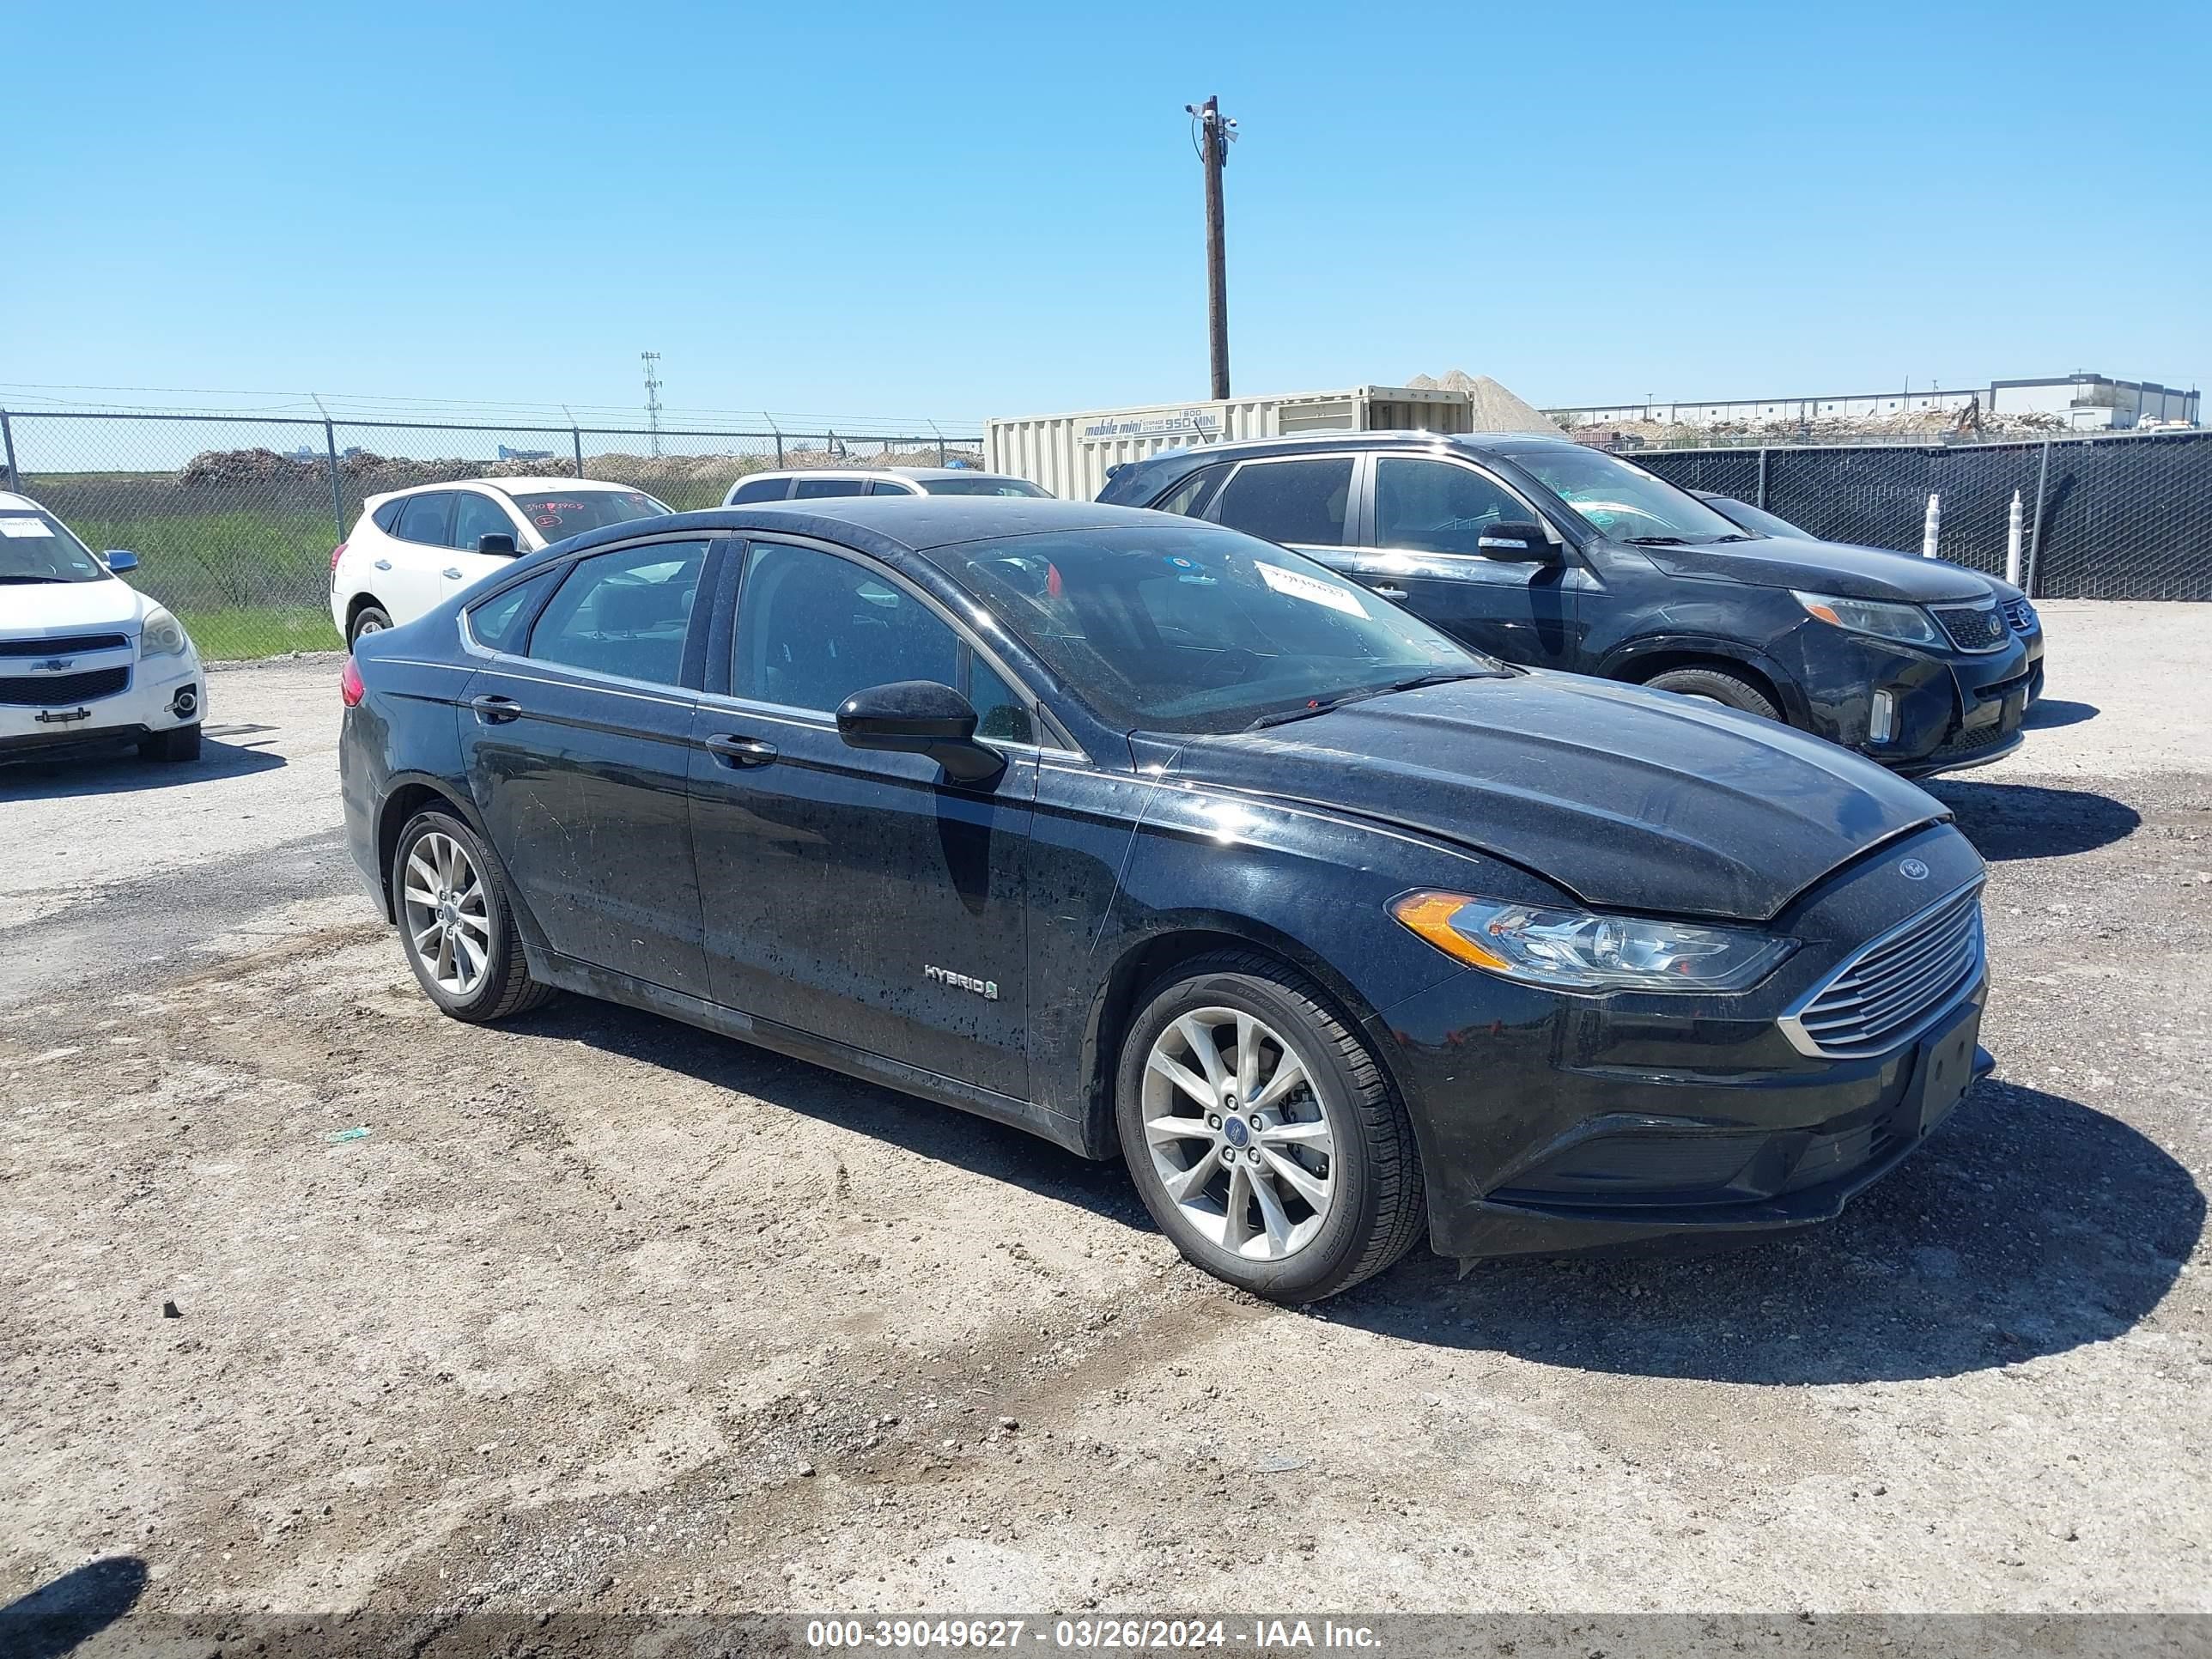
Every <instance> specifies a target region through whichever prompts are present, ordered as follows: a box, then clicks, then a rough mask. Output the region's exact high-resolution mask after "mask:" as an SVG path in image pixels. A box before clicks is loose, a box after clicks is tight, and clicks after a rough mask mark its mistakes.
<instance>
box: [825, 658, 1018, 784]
mask: <svg viewBox="0 0 2212 1659" xmlns="http://www.w3.org/2000/svg"><path fill="white" fill-rule="evenodd" d="M837 735H838V736H839V737H841V738H844V740H845V742H846V744H847V745H848V747H850V748H854V749H880V750H889V751H890V752H891V753H892V754H896V755H927V756H928V757H930V759H932V760H933V761H935V762H936V763H938V764H939V766H941V767H943V768H944V769H945V772H946V774H947V775H949V776H951V778H953V779H954V780H955V781H957V782H960V783H981V782H982V781H984V780H985V779H987V778H994V777H996V776H997V775H999V774H1000V772H1002V771H1004V770H1005V769H1006V757H1004V756H1003V755H1001V754H1000V753H999V752H998V750H995V749H990V748H987V747H986V746H985V745H983V744H980V743H978V742H976V741H975V707H974V705H973V704H971V703H970V702H969V701H968V699H967V698H965V697H963V696H961V695H960V694H959V693H958V692H957V691H955V690H953V689H952V688H951V686H949V685H940V684H938V683H937V682H936V681H935V680H894V681H892V682H891V683H890V684H889V685H872V686H870V687H868V688H867V690H865V691H855V692H854V693H853V695H852V696H849V697H848V698H846V699H845V701H844V703H843V705H842V707H840V708H838V710H837Z"/></svg>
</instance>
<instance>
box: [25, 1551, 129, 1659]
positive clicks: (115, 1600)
mask: <svg viewBox="0 0 2212 1659" xmlns="http://www.w3.org/2000/svg"><path fill="white" fill-rule="evenodd" d="M146 1578H147V1572H146V1564H145V1563H144V1562H143V1561H142V1560H140V1559H138V1558H137V1556H135V1555H109V1556H102V1557H101V1558H100V1559H98V1560H96V1561H88V1562H86V1563H85V1564H84V1565H82V1566H81V1567H72V1568H71V1569H70V1571H67V1572H65V1573H64V1574H62V1575H61V1576H60V1577H58V1578H50V1579H48V1580H47V1581H46V1583H43V1584H41V1585H40V1586H39V1587H38V1589H34V1590H32V1591H31V1592H29V1593H28V1594H27V1595H21V1596H18V1597H17V1598H16V1599H15V1601H10V1602H9V1603H8V1604H7V1605H6V1606H4V1607H0V1653H6V1654H9V1655H12V1656H15V1659H58V1656H59V1655H61V1654H64V1653H70V1652H74V1651H75V1650H76V1649H77V1648H79V1647H80V1646H82V1644H84V1643H86V1642H87V1641H89V1640H90V1639H91V1638H93V1637H94V1636H96V1635H98V1634H99V1633H100V1632H101V1631H103V1630H105V1629H106V1628H107V1626H110V1625H112V1624H113V1623H114V1622H115V1621H116V1620H118V1619H120V1618H121V1617H123V1615H124V1614H125V1613H128V1612H130V1611H131V1607H133V1606H134V1605H136V1604H137V1600H138V1597H139V1595H140V1594H141V1593H142V1592H143V1591H144V1589H145V1588H146Z"/></svg>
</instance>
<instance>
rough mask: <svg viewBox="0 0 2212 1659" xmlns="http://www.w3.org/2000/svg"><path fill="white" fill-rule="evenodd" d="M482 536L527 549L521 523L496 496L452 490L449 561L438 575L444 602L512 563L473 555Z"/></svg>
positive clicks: (488, 555) (487, 555)
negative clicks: (510, 542)
mask: <svg viewBox="0 0 2212 1659" xmlns="http://www.w3.org/2000/svg"><path fill="white" fill-rule="evenodd" d="M486 536H506V537H508V538H512V539H513V543H514V545H515V547H516V549H517V550H521V549H522V548H525V547H526V546H528V545H529V538H528V537H527V535H526V534H525V532H524V531H523V528H522V526H521V523H520V521H519V520H517V519H516V518H515V516H514V514H513V513H511V512H509V511H508V510H507V503H506V502H504V501H501V500H500V499H499V497H498V496H496V495H492V494H490V493H489V492H488V491H485V490H478V489H457V490H455V491H454V492H453V522H452V524H451V525H450V526H448V527H447V541H448V543H450V544H451V545H452V548H453V557H451V558H450V559H448V560H447V562H446V563H445V564H444V565H443V566H442V567H441V568H440V570H439V572H438V577H439V592H441V595H442V596H443V597H444V598H446V599H451V598H453V595H454V594H456V593H459V592H464V591H465V590H466V589H468V588H471V587H474V586H476V585H477V583H478V582H480V581H482V580H483V579H484V578H485V577H487V576H495V575H497V574H499V573H500V572H501V571H502V570H504V569H506V568H507V566H508V565H509V564H511V563H513V560H514V555H513V554H512V553H503V554H502V553H479V552H477V543H478V542H479V541H481V540H482V539H483V538H484V537H486Z"/></svg>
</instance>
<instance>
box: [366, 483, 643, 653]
mask: <svg viewBox="0 0 2212 1659" xmlns="http://www.w3.org/2000/svg"><path fill="white" fill-rule="evenodd" d="M672 510H673V509H671V507H667V506H665V505H664V504H663V503H661V502H659V501H655V500H653V497H652V496H650V495H647V494H646V493H645V492H644V491H643V490H641V489H631V488H630V487H629V485H628V484H618V483H600V482H599V480H597V479H595V478H471V479H463V480H461V481H459V482H458V483H438V484H417V485H416V486H415V487H414V488H413V489H395V490H392V491H391V492H390V493H389V494H387V495H371V496H370V497H369V498H368V501H365V502H364V503H362V514H361V517H360V518H359V519H358V520H356V521H355V523H354V526H353V529H352V531H351V532H350V533H349V534H348V536H347V537H346V538H345V539H344V540H343V541H342V542H340V543H339V544H337V547H335V548H333V549H332V550H331V621H332V622H335V623H337V625H338V632H339V633H340V634H341V635H343V636H344V638H345V642H346V643H347V644H348V645H351V644H352V643H353V642H354V641H356V639H358V638H360V637H361V635H363V634H374V633H375V632H377V631H378V630H379V629H385V628H396V627H398V625H399V624H400V623H405V622H412V621H414V620H415V618H416V617H419V616H421V615H422V613H423V612H424V611H428V610H430V609H432V608H433V607H434V606H435V605H438V604H439V603H440V602H441V600H444V599H451V598H452V597H453V595H454V594H456V593H458V592H460V591H461V590H462V589H464V588H465V587H470V586H474V585H475V584H476V583H477V582H479V581H481V580H483V579H484V578H485V577H486V576H489V575H490V574H492V572H494V571H495V570H501V569H504V568H506V566H507V561H508V560H509V559H512V558H513V557H514V556H516V555H517V554H519V553H535V552H536V551H537V550H538V549H539V548H541V547H550V546H551V545H552V544H554V543H555V542H557V541H560V540H561V539H562V538H564V537H568V536H574V535H580V534H581V533H582V532H585V531H586V530H598V529H600V528H602V527H603V526H607V525H611V524H621V523H623V521H625V520H629V519H650V518H654V517H657V516H659V514H662V513H668V512H671V511H672Z"/></svg>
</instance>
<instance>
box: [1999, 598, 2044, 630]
mask: <svg viewBox="0 0 2212 1659" xmlns="http://www.w3.org/2000/svg"><path fill="white" fill-rule="evenodd" d="M1997 609H1998V610H2000V611H2002V612H2004V619H2005V621H2006V623H2008V625H2009V626H2010V627H2011V629H2012V631H2013V632H2014V633H2015V634H2030V633H2033V632H2034V631H2035V607H2034V606H2033V605H2030V604H2029V603H2028V602H2027V600H2026V599H2000V600H1998V601H1997Z"/></svg>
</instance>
